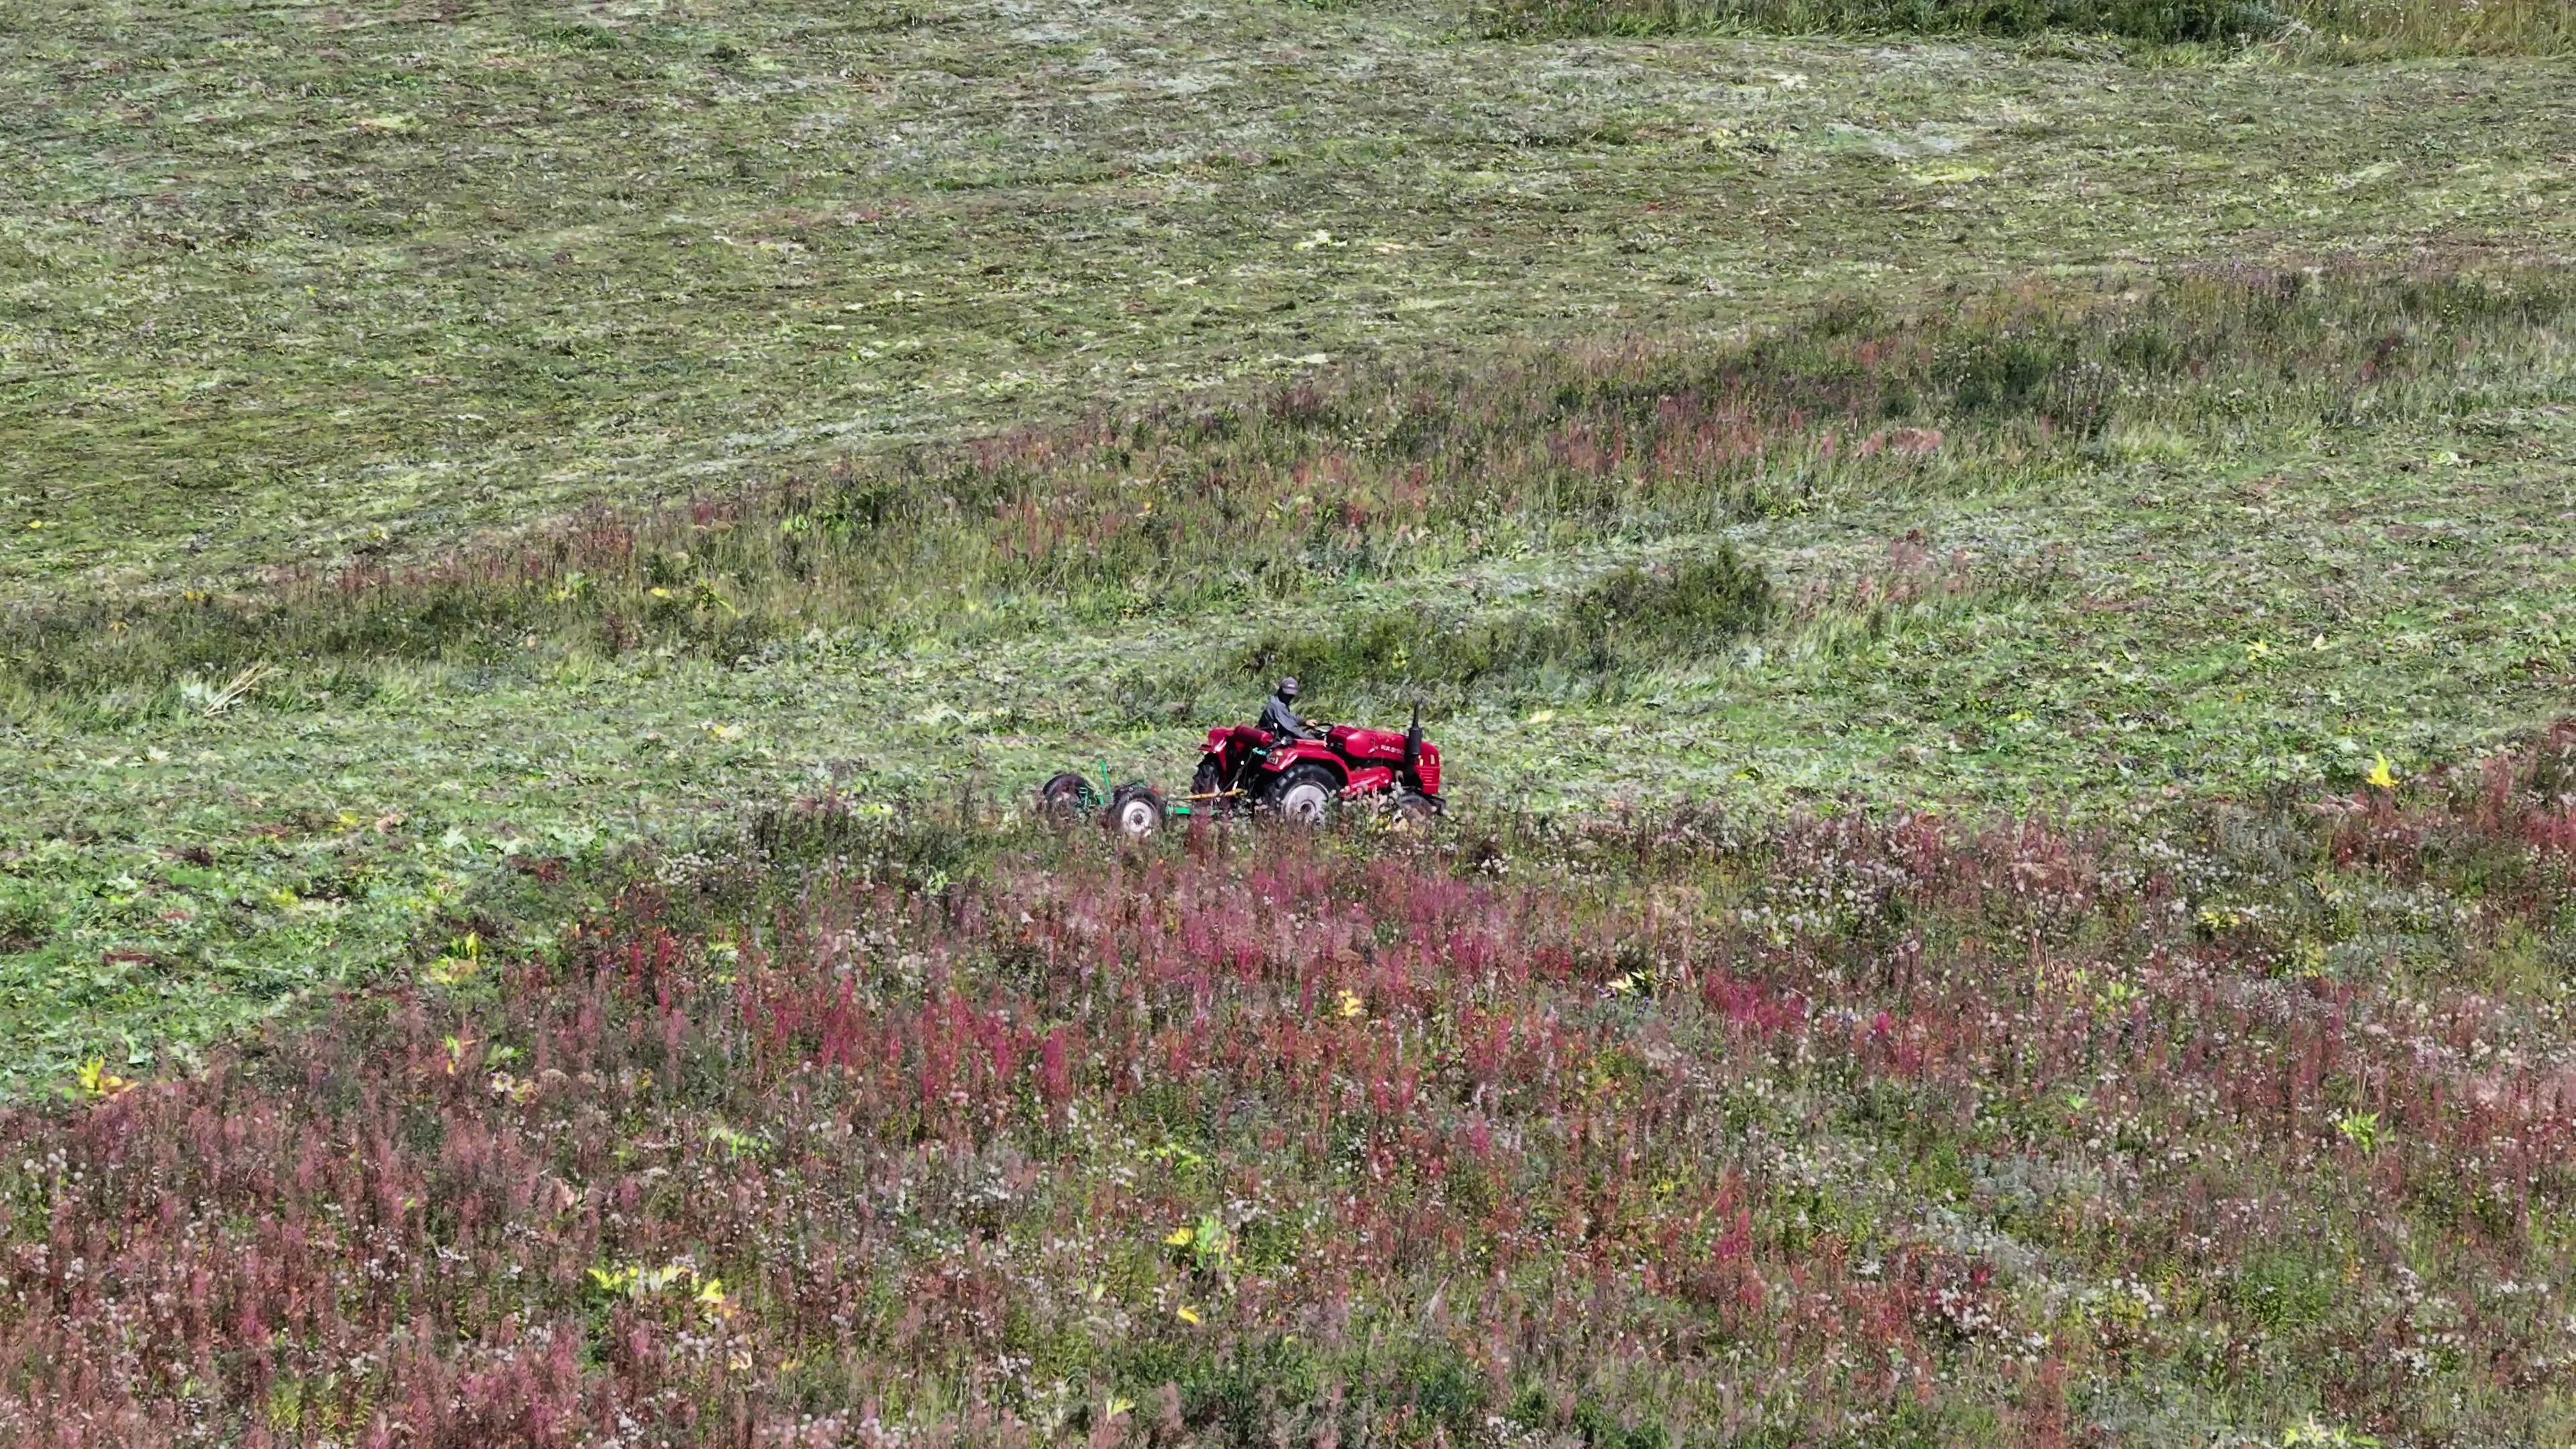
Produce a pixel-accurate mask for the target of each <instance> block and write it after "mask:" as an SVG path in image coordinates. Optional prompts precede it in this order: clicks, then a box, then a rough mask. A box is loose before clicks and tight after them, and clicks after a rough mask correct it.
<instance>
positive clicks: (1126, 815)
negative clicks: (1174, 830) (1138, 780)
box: [1109, 784, 1167, 840]
mask: <svg viewBox="0 0 2576 1449" xmlns="http://www.w3.org/2000/svg"><path fill="white" fill-rule="evenodd" d="M1166 818H1167V817H1166V812H1165V811H1164V809H1163V797H1162V796H1161V795H1160V794H1157V793H1156V792H1155V790H1154V787H1153V786H1151V785H1141V784H1140V785H1121V786H1119V787H1118V793H1117V794H1115V795H1112V796H1110V797H1109V825H1110V828H1111V829H1113V830H1115V831H1117V832H1118V833H1119V834H1121V835H1124V836H1126V837H1127V838H1128V839H1130V840H1151V839H1152V838H1154V837H1155V836H1157V835H1159V834H1161V833H1162V831H1163V822H1164V820H1165V819H1166Z"/></svg>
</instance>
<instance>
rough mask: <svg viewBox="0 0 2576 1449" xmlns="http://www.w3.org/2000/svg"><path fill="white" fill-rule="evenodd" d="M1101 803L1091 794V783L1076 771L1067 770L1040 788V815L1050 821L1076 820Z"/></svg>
mask: <svg viewBox="0 0 2576 1449" xmlns="http://www.w3.org/2000/svg"><path fill="white" fill-rule="evenodd" d="M1099 803H1100V801H1099V799H1098V798H1097V797H1096V796H1094V795H1093V794H1092V793H1091V782H1090V781H1089V780H1086V779H1084V778H1082V775H1081V773H1080V772H1079V771H1076V770H1067V771H1065V772H1064V773H1063V774H1060V775H1057V776H1055V777H1054V778H1053V779H1050V780H1048V781H1047V782H1046V783H1045V784H1043V785H1040V786H1039V787H1038V813H1039V814H1040V815H1043V816H1045V817H1046V818H1047V819H1049V820H1073V819H1076V818H1078V817H1079V816H1080V815H1081V814H1082V812H1084V811H1086V810H1089V809H1091V808H1092V807H1093V806H1095V805H1098V804H1099Z"/></svg>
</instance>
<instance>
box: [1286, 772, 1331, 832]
mask: <svg viewBox="0 0 2576 1449" xmlns="http://www.w3.org/2000/svg"><path fill="white" fill-rule="evenodd" d="M1340 792H1341V782H1340V781H1339V780H1336V779H1334V778H1333V772H1332V771H1330V770H1328V769H1325V768H1324V767H1323V766H1321V765H1297V766H1293V767H1291V768H1289V769H1288V770H1286V771H1284V772H1282V773H1281V774H1280V776H1279V778H1278V779H1277V780H1276V781H1274V782H1272V784H1271V786H1270V801H1269V803H1270V813H1271V814H1273V815H1276V816H1278V817H1279V818H1280V819H1282V820H1285V821H1288V822H1289V823H1290V824H1293V825H1321V824H1323V823H1324V812H1325V811H1326V810H1329V809H1331V808H1332V804H1333V797H1334V796H1335V795H1337V794H1339V793H1340Z"/></svg>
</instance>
